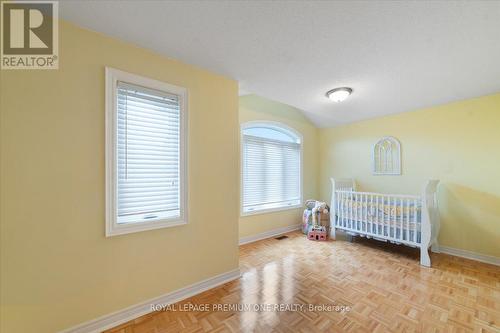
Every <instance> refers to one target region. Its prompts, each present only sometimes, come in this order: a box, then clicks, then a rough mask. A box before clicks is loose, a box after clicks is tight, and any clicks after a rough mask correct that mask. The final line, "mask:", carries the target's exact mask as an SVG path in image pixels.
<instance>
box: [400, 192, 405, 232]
mask: <svg viewBox="0 0 500 333" xmlns="http://www.w3.org/2000/svg"><path fill="white" fill-rule="evenodd" d="M398 208H399V209H400V210H399V211H400V212H401V213H400V214H399V219H400V221H399V239H400V240H403V232H404V229H403V221H404V216H405V215H404V214H405V210H404V206H403V199H399V207H398Z"/></svg>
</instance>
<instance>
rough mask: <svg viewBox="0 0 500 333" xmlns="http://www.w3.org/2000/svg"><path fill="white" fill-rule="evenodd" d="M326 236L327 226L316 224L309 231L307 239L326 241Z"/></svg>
mask: <svg viewBox="0 0 500 333" xmlns="http://www.w3.org/2000/svg"><path fill="white" fill-rule="evenodd" d="M326 237H327V232H326V228H325V227H323V226H314V227H312V228H311V230H309V232H308V233H307V239H309V240H316V241H324V240H326Z"/></svg>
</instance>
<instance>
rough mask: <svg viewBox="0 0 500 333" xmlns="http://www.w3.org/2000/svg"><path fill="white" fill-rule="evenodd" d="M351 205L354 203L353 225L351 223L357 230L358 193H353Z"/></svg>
mask: <svg viewBox="0 0 500 333" xmlns="http://www.w3.org/2000/svg"><path fill="white" fill-rule="evenodd" d="M353 205H354V223H353V224H354V225H353V227H354V228H353V229H355V230H358V223H359V222H358V221H359V216H358V215H359V198H358V194H357V193H355V194H354V202H353Z"/></svg>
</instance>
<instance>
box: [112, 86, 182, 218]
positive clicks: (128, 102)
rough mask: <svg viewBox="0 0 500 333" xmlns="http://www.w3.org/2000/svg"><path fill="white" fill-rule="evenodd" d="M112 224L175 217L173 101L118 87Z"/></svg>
mask: <svg viewBox="0 0 500 333" xmlns="http://www.w3.org/2000/svg"><path fill="white" fill-rule="evenodd" d="M116 99H117V101H116V105H117V148H116V149H117V169H118V170H117V184H116V186H117V192H116V193H117V198H116V202H117V208H116V209H117V215H118V217H117V223H118V224H121V223H137V222H145V221H154V220H158V219H165V218H176V217H179V216H180V202H181V200H180V195H181V193H180V130H181V127H180V102H179V98H178V96H177V95H171V94H168V93H165V92H162V91H157V90H153V89H148V88H144V87H141V86H138V85H132V84H129V83H125V82H121V81H118V87H117V93H116Z"/></svg>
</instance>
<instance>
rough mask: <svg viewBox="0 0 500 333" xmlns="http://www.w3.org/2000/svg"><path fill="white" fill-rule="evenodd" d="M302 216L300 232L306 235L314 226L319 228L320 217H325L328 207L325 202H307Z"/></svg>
mask: <svg viewBox="0 0 500 333" xmlns="http://www.w3.org/2000/svg"><path fill="white" fill-rule="evenodd" d="M305 206H306V209H304V215H303V216H302V232H303V233H304V234H306V235H307V234H308V232H309V231H311V229H312V228H313V227H314V226H321V215H322V214H323V216H327V214H328V213H329V211H330V207H328V205H327V204H326V203H325V202H321V201H316V200H307V201H306V203H305Z"/></svg>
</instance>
